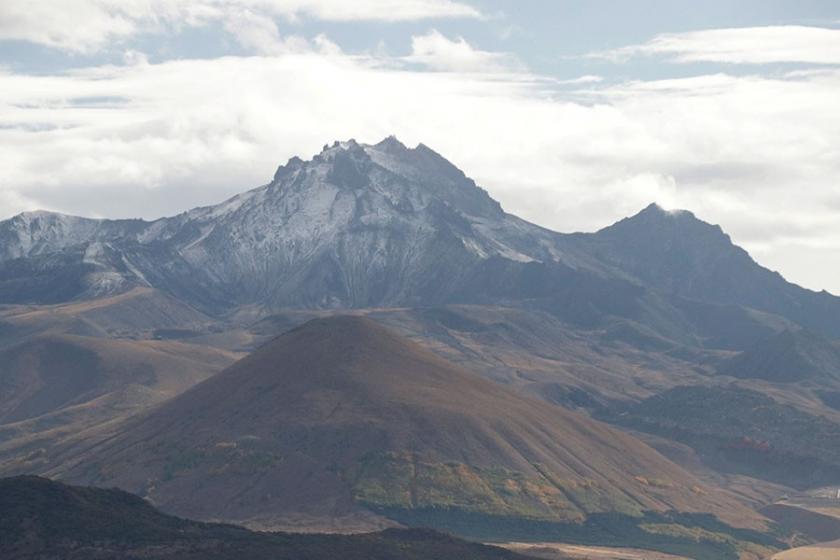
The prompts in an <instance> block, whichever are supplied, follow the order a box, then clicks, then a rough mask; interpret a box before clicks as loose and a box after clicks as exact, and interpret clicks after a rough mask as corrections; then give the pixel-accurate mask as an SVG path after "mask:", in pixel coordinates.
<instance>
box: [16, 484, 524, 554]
mask: <svg viewBox="0 0 840 560" xmlns="http://www.w3.org/2000/svg"><path fill="white" fill-rule="evenodd" d="M0 558H3V559H4V560H30V559H33V560H34V559H39V560H45V559H59V558H60V559H61V560H76V559H78V560H82V559H84V560H109V559H120V560H125V559H133V558H143V559H155V560H175V559H177V560H199V559H200V560H228V559H231V560H232V559H236V560H242V559H248V560H262V559H265V560H268V559H271V560H286V559H289V560H291V559H294V560H330V559H339V558H340V559H342V560H391V559H394V560H397V559H399V560H439V559H444V558H453V559H454V558H458V559H464V560H517V559H524V558H525V557H523V556H520V555H517V554H514V553H512V552H509V551H506V550H503V549H500V548H496V547H491V546H485V545H482V544H477V543H469V542H466V541H462V540H459V539H456V538H453V537H450V536H447V535H444V534H442V533H438V532H435V531H431V530H426V529H388V530H385V531H382V532H379V533H369V534H364V535H353V536H349V535H323V534H321V535H316V534H310V535H302V534H290V533H255V532H252V531H248V530H246V529H243V528H241V527H236V526H234V525H220V524H211V523H199V522H196V521H188V520H185V519H181V518H178V517H173V516H170V515H165V514H163V513H161V512H159V511H158V510H156V509H155V508H153V507H152V506H151V505H150V504H149V503H148V502H146V501H144V500H143V499H141V498H139V497H137V496H135V495H133V494H129V493H127V492H123V491H121V490H116V489H112V490H105V489H99V488H87V487H80V486H68V485H66V484H62V483H59V482H54V481H51V480H49V479H46V478H40V477H36V476H19V477H13V478H4V479H0Z"/></svg>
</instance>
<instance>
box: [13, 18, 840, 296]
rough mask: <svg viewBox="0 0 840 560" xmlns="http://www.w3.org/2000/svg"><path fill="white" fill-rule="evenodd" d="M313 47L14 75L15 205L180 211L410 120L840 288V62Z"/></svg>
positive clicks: (459, 150) (578, 225) (541, 214)
mask: <svg viewBox="0 0 840 560" xmlns="http://www.w3.org/2000/svg"><path fill="white" fill-rule="evenodd" d="M269 38H271V39H273V35H271V33H269ZM310 44H311V46H312V50H309V51H306V52H299V51H294V50H292V51H286V52H281V53H280V54H278V55H276V56H254V57H224V58H220V59H215V60H178V61H169V62H164V63H148V62H144V60H143V59H142V57H139V56H138V57H135V59H134V62H135V63H134V64H127V65H124V66H103V67H95V68H87V69H82V70H77V71H73V72H68V73H62V74H56V75H39V76H30V75H23V74H16V73H13V72H12V71H10V70H5V71H0V145H2V146H3V149H2V150H0V168H2V169H3V181H2V183H0V214H2V216H0V218H2V217H7V216H9V215H12V214H14V213H16V212H18V211H20V210H24V209H31V208H32V207H34V206H45V207H48V208H51V209H55V210H61V211H65V212H70V213H79V214H85V215H105V216H122V217H126V216H138V215H142V216H145V217H149V218H151V217H156V216H159V215H162V214H174V213H177V212H180V211H182V210H184V209H187V208H189V207H191V206H195V205H198V204H209V203H212V202H214V201H218V200H221V199H222V198H223V197H225V196H228V195H231V194H234V193H236V192H239V191H242V190H244V189H246V188H249V187H252V186H256V185H259V184H262V183H264V182H266V181H267V180H268V179H269V178H270V177H271V175H272V174H273V172H274V170H275V168H276V166H277V164H279V163H282V162H284V161H285V160H286V159H287V158H289V157H291V156H292V155H300V156H302V157H309V156H311V155H312V154H313V153H315V152H317V151H319V150H320V147H321V146H322V145H323V144H324V143H326V142H331V141H332V140H334V139H346V138H350V137H355V138H357V139H359V140H361V141H377V140H379V139H381V138H382V137H384V136H386V135H388V134H391V133H395V134H397V135H398V136H399V137H400V138H401V139H402V140H403V141H404V142H406V143H409V144H414V143H417V142H421V141H422V142H424V143H426V144H428V145H430V146H432V147H433V148H435V149H436V150H438V151H439V152H441V153H442V154H444V155H445V156H447V157H448V158H450V159H451V160H452V161H453V162H454V163H456V164H457V165H458V166H459V167H461V168H462V169H464V171H465V172H466V173H467V174H469V175H471V176H473V177H474V178H476V180H477V181H478V182H479V183H480V184H482V185H483V186H485V187H487V188H488V190H490V192H491V193H492V194H493V195H494V196H495V197H496V198H498V199H500V200H501V202H502V204H503V205H504V207H505V208H506V209H507V210H508V211H511V212H513V213H516V214H519V215H521V216H523V217H525V218H527V219H530V220H532V221H535V222H537V223H539V224H542V225H545V226H547V227H552V228H554V229H557V230H560V231H573V230H592V229H596V228H598V227H601V226H603V225H605V224H608V223H610V222H612V221H614V220H616V219H619V218H621V217H623V216H626V215H628V214H630V213H633V212H635V211H638V210H639V209H640V208H642V207H643V206H645V205H646V204H648V203H649V202H651V201H654V200H656V201H659V202H661V203H663V204H665V205H667V206H669V207H673V208H677V207H684V208H690V209H692V210H693V211H695V212H696V213H697V214H698V215H699V216H701V217H703V218H706V219H708V220H710V221H712V222H716V223H720V224H722V225H723V227H724V228H725V229H726V230H728V231H730V232H731V233H732V234H733V237H734V239H735V240H736V241H737V242H740V243H743V244H745V245H746V246H747V247H748V248H749V249H751V250H755V251H756V252H757V255H758V257H759V258H760V259H761V260H762V261H764V262H768V263H770V264H772V265H774V266H778V267H780V268H782V271H783V272H784V273H786V274H787V275H788V276H791V277H792V278H793V279H794V280H799V281H801V282H804V283H806V284H808V285H810V286H813V287H828V288H830V289H832V290H833V291H836V292H840V279H837V275H838V267H837V266H836V265H834V264H831V265H827V264H826V263H835V262H836V255H837V254H838V251H840V226H838V225H837V224H840V183H838V180H837V178H838V177H840V146H838V143H837V141H836V139H837V138H838V137H840V108H838V104H837V91H840V69H832V68H825V69H823V70H822V71H820V72H800V73H796V74H790V75H788V76H777V77H772V78H768V77H762V76H743V77H736V76H730V75H726V74H716V75H710V76H698V77H694V78H685V79H676V80H658V81H638V82H630V83H623V84H619V85H612V86H604V85H599V88H598V89H597V90H595V91H585V90H575V91H571V92H569V93H568V94H566V93H564V92H566V91H568V90H569V87H568V86H564V87H563V88H558V89H557V90H555V91H550V90H547V88H548V87H549V84H550V82H549V81H547V80H544V79H542V78H540V77H534V76H530V75H528V74H527V73H524V72H519V73H511V74H481V73H475V72H472V71H470V72H455V71H451V72H415V71H411V70H409V69H407V68H406V67H405V66H401V65H400V61H399V60H393V59H385V60H383V59H382V58H377V57H359V56H348V55H344V54H341V53H340V51H339V50H336V49H337V47H335V45H333V44H332V43H330V42H329V40H328V39H326V38H325V37H320V38H316V39H314V40H311V41H310ZM467 68H468V69H469V65H467ZM586 86H588V84H586V83H584V84H582V87H586ZM797 248H799V249H801V251H800V252H799V253H797V254H798V255H799V256H798V257H797V259H795V260H793V259H790V258H788V256H786V255H791V254H793V253H795V252H797ZM803 259H804V260H808V262H809V263H810V266H808V267H805V266H802V265H803ZM794 262H795V264H797V265H798V266H793V265H791V266H789V267H788V266H787V265H786V263H794ZM826 268H829V269H830V270H829V271H826ZM830 274H833V275H834V276H833V278H835V279H837V281H836V282H835V283H833V284H827V283H826V282H827V281H829V280H830V279H831V278H832V277H831V276H829V275H830ZM809 275H810V276H809ZM826 278H828V279H829V280H826Z"/></svg>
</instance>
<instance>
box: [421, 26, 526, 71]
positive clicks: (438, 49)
mask: <svg viewBox="0 0 840 560" xmlns="http://www.w3.org/2000/svg"><path fill="white" fill-rule="evenodd" d="M405 59H406V60H407V61H409V62H414V63H418V64H421V65H423V66H425V67H427V68H430V69H432V70H439V71H444V72H509V71H517V70H521V69H522V68H523V67H522V64H521V63H520V62H519V61H518V60H517V59H516V57H514V56H512V55H510V54H507V53H497V52H489V51H482V50H479V49H476V48H475V47H473V46H472V45H470V44H469V43H468V42H467V41H466V40H465V39H464V38H463V37H458V38H456V39H448V38H447V37H445V36H444V35H442V34H441V33H440V32H439V31H437V30H435V29H432V30H431V31H429V32H428V33H427V34H425V35H415V36H414V37H412V38H411V55H409V56H407V57H406V58H405Z"/></svg>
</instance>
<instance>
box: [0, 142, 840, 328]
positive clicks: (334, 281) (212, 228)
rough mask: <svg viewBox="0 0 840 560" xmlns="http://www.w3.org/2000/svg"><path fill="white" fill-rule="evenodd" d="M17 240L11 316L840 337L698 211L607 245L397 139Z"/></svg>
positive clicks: (671, 216) (5, 297) (49, 217)
mask: <svg viewBox="0 0 840 560" xmlns="http://www.w3.org/2000/svg"><path fill="white" fill-rule="evenodd" d="M0 240H2V244H1V245H0V302H3V303H23V302H27V303H56V302H63V301H72V300H80V299H81V300H84V299H89V298H91V297H97V296H103V295H108V294H115V293H121V292H124V291H127V290H129V289H131V288H134V287H137V286H144V287H152V288H155V289H158V290H160V291H162V292H163V293H166V294H169V295H170V296H174V297H176V298H177V299H179V300H180V301H183V302H186V303H188V304H190V305H193V306H194V307H196V308H198V309H200V310H201V311H202V312H205V313H209V314H212V315H216V316H219V315H222V314H230V313H234V312H236V311H238V310H242V309H249V310H252V311H254V310H256V312H257V313H262V314H264V313H267V312H270V311H272V310H276V309H283V308H290V307H297V308H311V309H330V308H363V307H374V306H376V307H382V306H429V305H437V304H442V303H479V304H482V303H493V304H497V303H504V304H511V305H514V306H522V305H526V306H531V307H537V308H539V309H544V310H548V311H550V312H552V313H555V314H556V315H558V316H560V317H563V318H564V319H568V320H571V321H573V322H577V323H583V324H594V323H597V322H598V321H600V320H601V319H602V318H603V317H605V316H620V317H625V318H629V319H632V320H634V321H636V322H639V323H642V324H645V325H648V326H652V327H653V328H654V329H655V330H659V331H668V332H670V333H681V335H682V336H685V337H700V338H705V339H709V338H710V335H709V333H708V332H706V331H708V330H709V329H708V328H707V325H706V323H707V322H708V320H709V317H708V316H709V314H712V315H717V316H720V315H721V314H729V315H733V314H737V313H739V311H737V308H739V307H741V306H746V307H749V308H753V309H756V310H760V311H763V312H769V313H772V314H776V315H780V316H783V317H786V318H788V319H790V320H793V321H795V322H797V323H801V324H803V325H805V326H808V327H809V328H812V329H814V330H817V331H820V332H824V333H827V334H830V335H835V334H840V318H838V317H840V299H838V298H836V297H834V296H831V295H829V294H826V293H814V292H809V291H807V290H804V289H801V288H799V287H797V286H794V285H791V284H789V283H787V282H785V281H784V279H782V278H781V277H780V276H779V275H778V274H776V273H772V272H770V271H768V270H766V269H763V268H761V267H760V266H759V265H757V264H756V263H755V262H754V261H752V259H750V257H749V255H747V254H746V253H745V252H744V251H743V250H741V249H740V248H738V247H736V246H734V245H733V244H732V243H731V241H730V240H729V238H728V237H727V236H726V235H725V234H724V233H723V232H722V231H720V228H718V227H717V226H711V225H709V224H706V223H704V222H702V221H700V220H698V219H697V218H695V217H694V216H693V215H692V214H690V213H688V212H677V213H674V212H666V211H664V210H662V209H660V208H658V207H656V206H654V205H652V206H651V207H648V208H647V209H645V210H644V211H642V212H641V213H640V214H638V215H636V216H634V217H631V218H628V219H626V220H623V221H621V222H619V223H618V224H616V225H614V226H611V227H609V228H606V229H604V230H601V231H600V232H598V233H596V234H575V235H562V234H558V233H555V232H551V231H549V230H546V229H543V228H540V227H538V226H536V225H533V224H530V223H528V222H525V221H524V220H521V219H519V218H517V217H515V216H512V215H510V214H507V213H505V212H504V211H503V210H502V209H501V207H500V206H499V204H498V203H497V202H496V201H494V200H493V199H492V198H491V197H490V196H489V195H488V194H487V193H486V192H485V191H484V190H483V189H481V188H480V187H478V186H476V184H475V183H474V182H473V181H472V180H471V179H469V178H468V177H466V176H465V175H464V174H463V172H461V171H460V170H458V169H457V168H456V167H455V166H454V165H452V164H451V163H449V162H448V161H447V160H446V159H444V158H443V157H442V156H440V155H439V154H437V153H435V152H434V151H433V150H431V149H430V148H428V147H426V146H424V145H422V144H421V145H419V146H417V147H416V148H407V147H406V146H404V145H403V144H401V143H400V142H399V141H397V140H396V139H395V138H387V139H385V140H383V141H382V142H380V143H378V144H375V145H367V144H359V143H357V142H355V141H352V140H351V141H348V142H336V143H335V144H333V145H331V146H325V147H324V150H323V151H322V152H321V153H320V154H318V155H316V156H315V157H314V158H312V160H310V161H303V160H301V159H299V158H292V159H291V160H289V162H288V163H287V164H286V165H283V166H281V167H280V168H279V169H278V170H277V173H276V174H275V176H274V178H273V179H272V181H271V182H270V183H269V184H267V185H265V186H263V187H260V188H257V189H254V190H251V191H248V192H245V193H243V194H241V195H238V196H236V197H233V198H232V199H230V200H227V201H225V202H223V203H221V204H219V205H216V206H210V207H205V208H197V209H194V210H191V211H189V212H186V213H183V214H180V215H178V216H174V217H170V218H162V219H160V220H157V221H153V222H145V221H140V220H89V219H84V218H76V217H71V216H63V215H59V214H51V213H46V212H35V213H27V214H22V215H20V216H16V217H14V218H12V219H10V220H6V221H4V222H0ZM686 302H689V303H686ZM696 302H699V303H701V304H703V305H704V306H706V307H703V309H697V306H696V305H695V303H696ZM709 305H712V306H715V308H714V309H712V310H711V311H710V308H709V307H708V306H709ZM657 322H658V324H654V323H657ZM721 322H726V321H721ZM747 322H749V323H753V324H760V323H762V322H763V320H756V319H755V317H752V318H749V320H748V321H747ZM761 334H763V335H764V336H766V335H767V334H768V333H767V332H762V333H761ZM681 335H680V334H677V335H673V334H672V335H671V336H681ZM756 337H758V335H756V336H754V337H752V338H750V339H749V342H754V341H755V338H756Z"/></svg>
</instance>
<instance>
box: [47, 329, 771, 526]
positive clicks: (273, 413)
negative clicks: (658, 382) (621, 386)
mask: <svg viewBox="0 0 840 560" xmlns="http://www.w3.org/2000/svg"><path fill="white" fill-rule="evenodd" d="M49 472H51V473H54V474H58V475H60V476H61V477H63V478H65V479H68V480H72V481H80V482H85V483H92V484H96V485H105V486H112V485H117V486H119V487H121V488H124V489H126V490H129V491H133V492H136V493H139V494H140V495H143V496H146V497H148V498H149V499H150V500H152V502H153V503H155V504H157V505H158V506H160V507H161V508H162V509H164V510H165V511H169V512H172V513H176V514H179V515H185V516H189V517H194V518H200V519H221V520H228V521H236V522H244V523H249V524H251V525H253V526H259V527H286V528H289V527H303V528H306V527H311V528H324V527H332V528H339V529H348V530H357V529H359V528H363V527H376V526H382V525H383V524H388V523H392V521H388V519H391V520H401V521H406V522H411V521H410V520H411V519H412V517H413V516H418V515H420V516H426V515H432V517H434V516H435V515H437V514H439V515H440V516H442V517H440V518H439V519H437V520H436V519H425V518H424V521H423V524H436V523H444V521H443V520H444V519H449V518H451V517H452V516H455V517H458V516H461V517H463V518H470V519H483V520H484V521H482V522H481V523H484V524H485V525H493V524H495V525H496V526H503V525H504V524H505V522H507V521H510V520H515V519H520V520H521V519H524V520H541V521H545V522H553V523H569V522H571V523H579V522H581V521H584V520H586V519H587V518H589V517H590V516H591V515H593V514H599V513H600V514H604V513H615V514H619V515H624V516H628V517H631V518H639V517H640V516H642V515H643V514H644V512H660V513H664V512H669V511H680V512H707V513H712V514H714V515H716V516H717V517H718V518H721V519H724V520H728V521H730V522H731V523H733V524H740V525H745V524H746V525H751V526H753V527H758V526H760V525H761V521H760V519H759V518H758V517H757V516H756V515H755V514H752V513H751V512H750V511H749V510H747V509H746V508H744V507H743V506H741V505H740V504H739V503H737V502H735V501H734V500H732V499H730V498H729V497H728V496H726V495H725V494H723V493H721V492H718V491H716V490H714V489H711V488H707V487H704V486H703V484H701V483H700V482H699V481H698V480H696V479H695V478H694V477H692V476H691V475H690V474H689V473H687V472H686V471H684V470H682V469H681V468H679V467H677V466H676V465H674V464H673V463H671V462H669V461H668V460H666V459H665V458H663V457H662V456H661V455H659V454H658V453H656V452H655V451H654V450H652V449H651V448H649V447H648V446H646V445H645V444H643V443H641V442H640V441H638V440H636V439H635V438H633V437H631V436H629V435H626V434H623V433H621V432H618V431H616V430H614V429H612V428H609V427H607V426H606V425H604V424H600V423H598V422H595V421H592V420H590V419H588V418H586V417H585V416H583V415H580V414H577V413H573V412H570V411H567V410H564V409H561V408H559V407H556V406H553V405H550V404H548V403H545V402H542V401H538V400H534V399H530V398H527V397H524V396H521V395H519V394H517V393H515V392H513V391H511V390H509V389H507V388H505V387H504V386H502V385H499V384H496V383H494V382H491V381H487V380H484V379H482V378H480V377H477V376H475V375H473V374H471V373H469V372H467V371H465V370H463V369H461V368H459V367H457V366H454V365H452V364H450V363H448V362H446V361H444V360H442V359H441V358H439V357H438V356H436V355H435V354H432V353H431V352H430V351H428V350H425V349H424V348H422V347H421V346H419V345H417V344H415V343H412V342H409V341H407V340H406V339H403V338H401V337H399V336H397V335H395V334H393V333H392V332H391V331H388V330H387V329H385V328H383V327H381V326H380V325H378V324H377V323H375V322H373V321H372V320H370V319H365V318H358V317H333V318H328V319H319V320H314V321H311V322H309V323H307V324H305V325H304V326H302V327H299V328H297V329H294V330H292V331H290V332H289V333H287V334H285V335H282V336H280V337H278V338H276V339H275V340H273V341H271V342H270V343H268V344H266V345H265V346H263V347H262V348H260V349H259V350H257V351H256V352H254V353H253V354H252V355H250V356H248V357H247V358H245V359H243V360H241V361H239V362H237V363H236V364H234V365H233V366H231V367H230V368H228V369H227V370H225V371H224V372H222V373H220V374H218V375H216V376H214V377H213V378H211V379H209V380H207V381H205V382H203V383H201V384H199V385H198V386H196V387H194V388H193V389H191V390H189V391H187V392H186V393H184V394H182V395H180V396H179V397H176V398H175V399H172V400H171V401H169V402H167V403H165V404H164V405H163V406H162V407H160V408H158V409H156V410H154V411H152V412H151V413H149V414H147V415H146V416H144V417H142V418H140V419H138V420H136V421H134V422H132V423H130V424H128V425H126V426H125V427H124V428H123V430H122V432H121V433H120V434H118V435H116V436H115V437H113V438H111V439H109V440H107V441H105V442H103V443H100V444H98V445H96V446H93V447H92V448H89V447H88V446H87V445H86V446H84V448H83V449H81V450H80V449H70V450H67V451H66V452H65V453H64V454H63V455H59V456H56V457H55V458H54V462H53V469H52V470H50V471H49ZM445 523H449V521H445Z"/></svg>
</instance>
